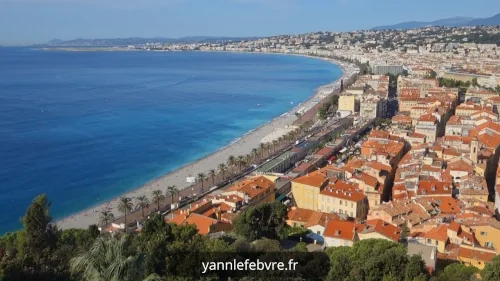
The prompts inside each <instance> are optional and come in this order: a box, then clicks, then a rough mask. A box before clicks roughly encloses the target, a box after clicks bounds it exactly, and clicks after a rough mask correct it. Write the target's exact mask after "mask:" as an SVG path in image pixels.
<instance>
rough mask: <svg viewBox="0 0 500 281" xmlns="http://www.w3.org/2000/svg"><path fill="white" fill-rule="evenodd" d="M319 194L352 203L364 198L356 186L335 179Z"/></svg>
mask: <svg viewBox="0 0 500 281" xmlns="http://www.w3.org/2000/svg"><path fill="white" fill-rule="evenodd" d="M320 194H322V195H326V196H331V197H335V198H340V199H344V200H348V201H354V202H359V201H361V200H363V199H364V198H365V194H364V193H363V191H361V190H360V189H359V186H358V184H356V183H347V182H345V181H342V180H337V179H332V180H330V182H329V183H328V185H326V186H325V188H323V190H321V192H320Z"/></svg>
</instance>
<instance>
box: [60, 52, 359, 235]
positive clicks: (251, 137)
mask: <svg viewBox="0 0 500 281" xmlns="http://www.w3.org/2000/svg"><path fill="white" fill-rule="evenodd" d="M201 52H209V51H201ZM211 52H223V51H211ZM224 52H225V51H224ZM233 53H254V54H276V55H296V56H303V57H307V58H314V59H320V60H324V61H328V62H329V63H331V64H335V65H337V66H338V67H339V68H340V69H341V71H342V74H341V75H340V76H339V77H337V79H336V80H333V81H331V82H329V83H327V84H325V85H321V86H319V87H317V88H316V89H315V90H314V93H313V95H311V96H310V97H309V98H307V99H306V100H305V101H303V102H301V103H299V104H298V105H296V106H294V107H293V108H291V109H290V110H288V111H286V112H285V113H283V114H281V115H279V116H277V117H275V118H273V119H271V120H269V121H268V122H266V123H264V124H262V125H260V126H258V127H256V128H254V129H252V130H250V131H248V132H246V133H245V134H243V135H241V136H239V137H237V138H235V139H234V140H232V141H230V142H229V143H228V144H227V145H225V146H223V147H221V148H219V149H217V150H215V151H212V152H210V153H208V154H207V155H205V156H203V157H201V158H198V159H196V160H194V161H191V162H189V163H186V164H184V165H182V166H179V167H178V168H176V169H175V170H172V171H171V172H168V173H166V174H163V175H161V176H159V177H157V178H154V179H152V180H150V181H148V182H146V183H144V184H142V185H141V186H138V187H135V188H133V189H131V190H129V191H126V192H123V193H120V194H118V195H116V196H114V197H113V198H112V199H110V200H107V201H106V202H103V203H98V204H95V205H92V206H91V207H88V208H85V209H84V210H82V211H79V212H76V213H73V214H71V215H68V216H65V217H63V218H61V219H58V220H56V221H55V224H56V225H57V226H58V227H59V228H61V229H68V228H86V227H88V226H89V225H91V224H96V223H97V221H98V219H99V215H100V211H101V210H102V209H105V208H108V209H109V210H111V211H112V213H113V214H114V215H115V218H117V219H118V218H120V217H121V213H119V212H117V205H118V200H119V198H120V197H122V196H127V197H131V198H132V197H137V196H140V195H146V196H148V197H149V198H151V193H152V191H153V190H156V189H160V190H162V191H165V190H166V189H167V187H168V186H170V185H175V186H176V187H177V188H178V189H179V191H182V190H185V189H187V188H189V187H190V186H191V184H189V183H187V182H186V177H188V176H196V174H198V173H205V174H207V173H208V171H209V170H210V169H216V168H217V165H218V164H220V163H226V160H227V158H228V157H229V155H234V156H238V155H245V154H248V153H250V152H251V150H252V149H253V148H256V147H258V146H259V144H260V142H261V140H262V139H263V138H265V137H267V136H269V135H271V134H273V133H276V131H279V130H282V129H284V128H286V127H289V126H292V124H293V123H294V122H295V121H296V120H297V119H298V118H297V117H296V116H295V112H297V111H298V110H300V109H305V111H304V112H306V111H308V110H310V109H311V108H313V107H314V105H316V104H317V103H320V102H321V101H322V100H323V98H324V97H326V96H328V95H329V94H330V93H332V92H333V91H335V90H336V89H338V88H339V87H340V86H339V85H340V80H341V79H344V81H347V80H348V79H350V78H351V77H352V76H353V75H355V74H356V72H354V71H352V69H351V67H352V65H350V64H348V63H344V62H339V61H335V60H334V59H330V58H321V57H315V56H310V55H302V54H284V53H255V52H233ZM348 67H349V68H348ZM349 70H351V72H349ZM315 100H316V101H317V102H314V101H315ZM207 185H208V182H207ZM207 187H208V186H207ZM166 197H167V200H169V196H168V195H166Z"/></svg>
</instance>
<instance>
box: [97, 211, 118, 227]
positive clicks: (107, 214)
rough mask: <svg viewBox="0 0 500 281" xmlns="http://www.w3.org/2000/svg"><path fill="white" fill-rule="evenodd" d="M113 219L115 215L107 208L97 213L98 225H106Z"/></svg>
mask: <svg viewBox="0 0 500 281" xmlns="http://www.w3.org/2000/svg"><path fill="white" fill-rule="evenodd" d="M114 220H115V215H113V213H112V212H111V211H109V210H102V211H101V214H100V215H99V224H100V225H107V224H108V223H110V222H112V221H114Z"/></svg>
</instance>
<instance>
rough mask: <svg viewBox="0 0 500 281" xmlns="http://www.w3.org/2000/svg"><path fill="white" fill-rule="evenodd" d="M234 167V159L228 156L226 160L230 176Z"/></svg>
mask: <svg viewBox="0 0 500 281" xmlns="http://www.w3.org/2000/svg"><path fill="white" fill-rule="evenodd" d="M234 165H236V157H234V156H233V155H230V156H229V157H228V158H227V166H228V167H231V175H232V174H233V167H234Z"/></svg>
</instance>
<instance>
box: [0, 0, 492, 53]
mask: <svg viewBox="0 0 500 281" xmlns="http://www.w3.org/2000/svg"><path fill="white" fill-rule="evenodd" d="M497 13H500V1H499V0H479V1H478V0H476V1H471V0H418V1H413V0H0V43H1V44H25V43H44V42H47V41H49V40H52V39H55V38H57V39H62V40H70V39H75V38H124V37H172V38H178V37H184V36H271V35H279V34H298V33H305V32H312V31H350V30H359V29H369V28H371V27H374V26H378V25H386V24H395V23H399V22H404V21H411V20H417V21H432V20H437V19H443V18H449V17H454V16H469V17H490V16H493V15H494V14H497Z"/></svg>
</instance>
